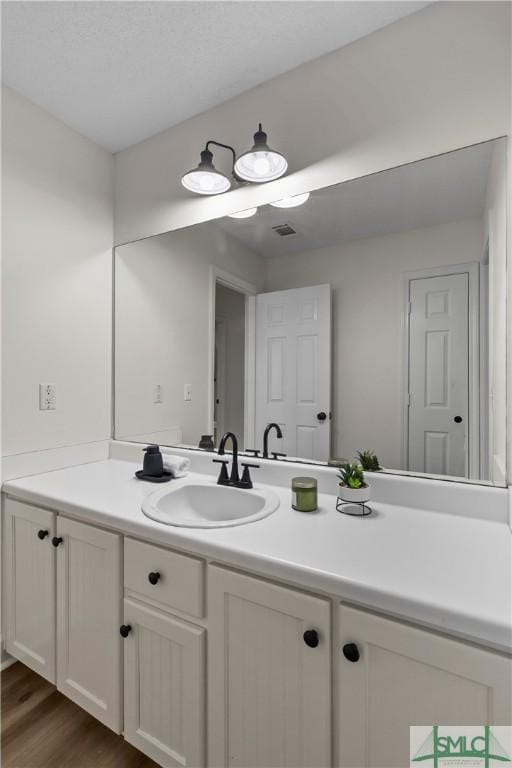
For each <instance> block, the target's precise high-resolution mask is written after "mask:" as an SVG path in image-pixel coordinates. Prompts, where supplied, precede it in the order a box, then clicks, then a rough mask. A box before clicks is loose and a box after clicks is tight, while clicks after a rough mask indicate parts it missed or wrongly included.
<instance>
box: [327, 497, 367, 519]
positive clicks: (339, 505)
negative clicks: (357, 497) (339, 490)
mask: <svg viewBox="0 0 512 768" xmlns="http://www.w3.org/2000/svg"><path fill="white" fill-rule="evenodd" d="M347 507H352V508H353V509H354V511H352V512H350V511H349V509H347ZM336 511H337V512H341V514H342V515H351V516H352V517H368V515H371V514H372V511H373V510H372V508H371V507H370V506H368V503H367V502H366V501H345V500H344V499H340V497H339V496H338V498H337V499H336Z"/></svg>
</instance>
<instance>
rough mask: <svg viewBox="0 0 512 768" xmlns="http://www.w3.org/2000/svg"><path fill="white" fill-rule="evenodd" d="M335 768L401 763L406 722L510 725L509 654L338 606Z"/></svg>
mask: <svg viewBox="0 0 512 768" xmlns="http://www.w3.org/2000/svg"><path fill="white" fill-rule="evenodd" d="M338 618H339V627H338V629H339V648H337V649H335V659H336V665H337V670H338V681H337V682H338V686H337V689H338V696H337V702H336V706H335V730H336V732H337V749H338V760H337V765H338V766H339V768H407V766H409V765H410V762H409V726H410V725H434V724H444V725H480V724H495V725H508V724H509V723H510V722H511V719H512V712H511V680H512V667H511V663H512V662H511V660H510V659H509V658H506V657H505V656H501V655H500V654H498V653H492V652H489V651H485V650H482V649H478V648H475V647H473V646H471V645H468V644H467V643H463V642H459V641H457V640H452V639H450V638H447V637H443V636H441V635H437V634H435V633H433V632H428V631H426V630H422V629H419V628H417V627H412V626H410V625H408V624H404V623H401V622H398V621H393V620H390V619H386V618H383V617H381V616H376V615H375V614H372V613H369V612H366V611H362V610H357V609H354V608H349V607H346V606H341V607H340V608H339V617H338Z"/></svg>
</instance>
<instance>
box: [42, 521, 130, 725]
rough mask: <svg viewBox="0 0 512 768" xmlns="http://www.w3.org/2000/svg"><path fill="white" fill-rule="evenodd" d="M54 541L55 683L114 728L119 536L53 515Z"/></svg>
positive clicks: (117, 718)
mask: <svg viewBox="0 0 512 768" xmlns="http://www.w3.org/2000/svg"><path fill="white" fill-rule="evenodd" d="M59 539H61V541H58V540H59ZM57 542H58V544H57V547H56V552H57V649H58V653H57V687H58V688H59V690H60V691H62V693H65V694H66V696H69V698H70V699H72V700H73V701H74V702H76V703H77V704H79V705H80V706H81V707H83V708H84V709H85V710H87V712H89V713H90V714H91V715H94V717H96V718H97V719H98V720H100V721H101V722H102V723H104V724H105V725H108V726H109V728H112V730H114V731H116V733H119V732H120V731H121V726H122V711H121V690H122V689H121V637H120V635H119V626H120V624H121V618H122V614H121V598H122V581H121V579H122V574H121V544H122V537H121V536H119V535H118V534H116V533H110V532H109V531H105V530H103V529H102V528H96V526H93V525H85V524H84V523H78V522H76V521H75V520H69V519H67V518H65V517H58V518H57V538H56V543H57Z"/></svg>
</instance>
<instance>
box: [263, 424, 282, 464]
mask: <svg viewBox="0 0 512 768" xmlns="http://www.w3.org/2000/svg"><path fill="white" fill-rule="evenodd" d="M271 429H275V431H276V435H277V436H278V437H279V438H282V436H283V433H282V432H281V427H280V426H279V424H276V423H275V422H274V421H272V422H271V423H270V424H267V426H266V427H265V431H264V433H263V458H264V459H268V435H269V432H270V430H271ZM272 456H273V457H274V458H275V459H277V458H278V456H284V453H275V452H274V451H272Z"/></svg>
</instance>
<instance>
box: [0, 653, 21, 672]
mask: <svg viewBox="0 0 512 768" xmlns="http://www.w3.org/2000/svg"><path fill="white" fill-rule="evenodd" d="M17 661H18V659H15V658H14V656H9V654H8V653H7V652H6V651H4V652H3V653H2V660H1V661H0V672H3V671H4V670H6V669H9V667H12V665H13V664H16V662H17Z"/></svg>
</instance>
